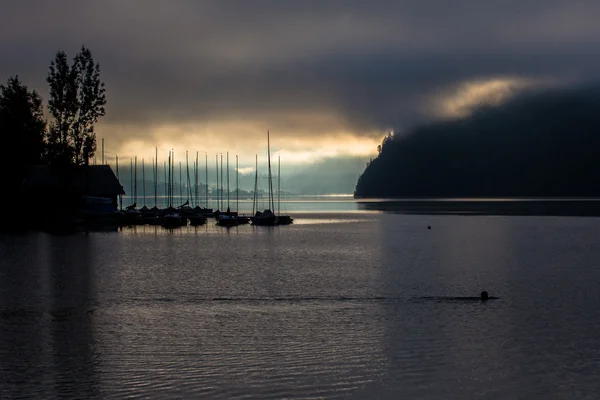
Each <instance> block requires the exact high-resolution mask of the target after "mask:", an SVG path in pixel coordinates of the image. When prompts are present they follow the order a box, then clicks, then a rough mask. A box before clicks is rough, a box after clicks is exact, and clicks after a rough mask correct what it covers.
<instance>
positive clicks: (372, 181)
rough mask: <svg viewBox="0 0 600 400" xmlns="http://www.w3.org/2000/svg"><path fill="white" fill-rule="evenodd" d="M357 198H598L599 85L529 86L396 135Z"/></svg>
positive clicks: (384, 147) (360, 184)
mask: <svg viewBox="0 0 600 400" xmlns="http://www.w3.org/2000/svg"><path fill="white" fill-rule="evenodd" d="M354 194H355V197H363V198H364V197H382V198H393V197H590V196H599V195H600V87H598V86H594V87H587V88H571V89H561V90H558V89H555V90H544V91H539V90H538V91H530V92H526V93H522V94H521V95H519V96H516V97H514V98H513V99H512V100H510V101H508V102H506V103H504V104H503V105H500V106H496V107H481V108H479V109H477V110H475V111H474V112H473V113H472V114H471V115H470V116H468V117H465V118H461V119H455V120H450V121H441V122H436V123H431V124H428V125H421V126H417V127H415V128H413V129H412V130H410V131H409V132H407V133H403V134H398V133H396V134H393V135H390V136H388V137H386V138H385V139H384V141H383V143H382V146H381V149H380V153H379V155H378V157H377V158H375V159H373V160H372V161H370V162H369V163H368V164H367V167H366V169H365V171H364V172H363V174H362V175H361V176H360V177H359V179H358V182H357V185H356V190H355V193H354Z"/></svg>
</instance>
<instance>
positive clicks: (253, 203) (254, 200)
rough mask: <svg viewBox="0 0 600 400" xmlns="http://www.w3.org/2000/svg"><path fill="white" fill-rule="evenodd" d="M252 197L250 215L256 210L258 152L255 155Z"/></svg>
mask: <svg viewBox="0 0 600 400" xmlns="http://www.w3.org/2000/svg"><path fill="white" fill-rule="evenodd" d="M254 172H255V174H254V199H252V216H254V214H255V212H256V211H258V204H257V202H258V154H257V155H256V166H255V167H254Z"/></svg>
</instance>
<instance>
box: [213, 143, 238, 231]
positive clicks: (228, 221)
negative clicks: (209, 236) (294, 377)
mask: <svg viewBox="0 0 600 400" xmlns="http://www.w3.org/2000/svg"><path fill="white" fill-rule="evenodd" d="M221 166H222V164H221ZM221 182H223V180H222V179H221ZM236 216H237V212H236V213H232V212H231V208H230V207H229V152H227V212H225V213H220V214H219V215H218V216H217V225H220V226H228V227H230V226H236V225H237V224H238V221H237V218H236Z"/></svg>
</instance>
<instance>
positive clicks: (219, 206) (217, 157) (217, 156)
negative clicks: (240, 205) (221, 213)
mask: <svg viewBox="0 0 600 400" xmlns="http://www.w3.org/2000/svg"><path fill="white" fill-rule="evenodd" d="M215 161H216V165H217V166H216V168H217V187H216V191H217V210H220V209H221V204H220V203H219V155H218V154H215Z"/></svg>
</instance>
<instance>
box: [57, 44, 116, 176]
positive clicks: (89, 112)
mask: <svg viewBox="0 0 600 400" xmlns="http://www.w3.org/2000/svg"><path fill="white" fill-rule="evenodd" d="M47 82H48V84H49V85H50V100H49V101H48V110H49V112H50V115H52V117H53V121H52V122H51V124H50V127H49V131H48V136H47V145H48V147H47V150H48V151H47V155H48V161H49V162H50V163H51V164H75V165H82V164H87V163H88V161H89V159H90V158H91V157H93V156H94V153H95V152H96V133H95V131H94V125H95V124H96V122H98V118H99V117H102V116H104V115H105V114H106V111H105V109H104V105H105V104H106V96H105V88H104V83H103V82H101V81H100V66H99V64H97V63H95V62H94V58H93V57H92V53H91V51H90V50H89V49H87V48H86V47H84V46H82V48H81V51H80V52H79V53H77V54H76V55H75V57H74V58H73V63H72V65H71V66H69V64H68V61H67V55H66V54H65V52H64V51H59V52H58V53H56V57H55V59H54V61H52V62H51V64H50V72H49V73H48V77H47Z"/></svg>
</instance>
